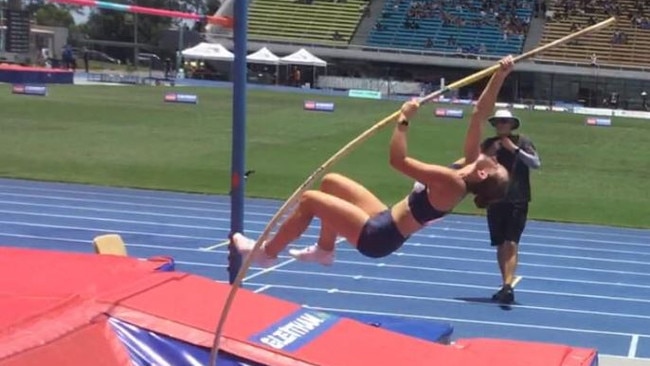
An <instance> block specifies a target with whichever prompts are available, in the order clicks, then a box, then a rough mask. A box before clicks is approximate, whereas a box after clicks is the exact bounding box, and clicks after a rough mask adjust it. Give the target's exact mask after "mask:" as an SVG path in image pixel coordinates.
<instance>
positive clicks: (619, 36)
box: [612, 29, 627, 44]
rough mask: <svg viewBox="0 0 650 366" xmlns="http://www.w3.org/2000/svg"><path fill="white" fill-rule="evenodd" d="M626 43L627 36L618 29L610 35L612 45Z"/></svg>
mask: <svg viewBox="0 0 650 366" xmlns="http://www.w3.org/2000/svg"><path fill="white" fill-rule="evenodd" d="M626 42H627V35H626V34H625V32H622V31H621V30H620V29H616V30H614V34H612V43H613V44H624V43H626Z"/></svg>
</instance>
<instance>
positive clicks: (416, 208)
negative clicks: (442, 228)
mask: <svg viewBox="0 0 650 366" xmlns="http://www.w3.org/2000/svg"><path fill="white" fill-rule="evenodd" d="M408 204H409V209H410V210H411V214H412V215H413V218H414V219H415V221H417V222H419V223H420V224H421V225H426V224H428V223H430V222H431V221H434V220H436V219H439V218H441V217H443V216H445V215H446V214H447V212H444V211H440V210H438V209H436V208H435V207H433V206H432V205H431V202H429V188H428V187H426V186H425V187H424V189H414V190H413V191H411V193H410V194H409V197H408Z"/></svg>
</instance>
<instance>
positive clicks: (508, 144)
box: [481, 110, 541, 304]
mask: <svg viewBox="0 0 650 366" xmlns="http://www.w3.org/2000/svg"><path fill="white" fill-rule="evenodd" d="M489 122H490V123H491V124H492V126H494V127H495V129H496V135H495V136H494V137H490V138H488V139H486V140H485V141H483V143H482V144H481V149H482V151H483V153H484V154H486V155H488V156H494V157H496V159H497V161H498V162H499V164H501V165H503V166H504V167H506V169H508V172H509V173H510V186H509V188H508V193H507V195H506V197H505V198H504V199H503V200H502V201H500V202H497V203H492V204H491V205H489V206H488V208H487V220H488V228H489V231H490V241H491V244H492V246H495V247H496V248H497V262H498V263H499V269H500V271H501V277H502V281H503V283H502V286H501V289H499V291H498V292H496V293H495V294H494V295H493V296H492V300H494V301H498V302H500V303H503V304H511V303H513V302H514V300H515V293H514V289H513V283H514V280H515V271H516V269H517V262H518V247H519V241H520V239H521V235H522V233H523V232H524V228H525V227H526V221H527V218H528V203H529V202H530V199H531V194H530V169H538V168H539V167H540V166H541V162H540V159H539V155H538V154H537V151H536V149H535V145H534V144H533V142H532V141H531V140H530V139H529V138H528V137H526V136H523V135H515V134H513V131H514V130H516V129H518V128H519V126H520V120H519V118H517V117H515V116H514V115H513V114H512V112H510V111H509V110H498V111H497V112H496V113H495V115H494V116H493V117H492V118H490V119H489Z"/></svg>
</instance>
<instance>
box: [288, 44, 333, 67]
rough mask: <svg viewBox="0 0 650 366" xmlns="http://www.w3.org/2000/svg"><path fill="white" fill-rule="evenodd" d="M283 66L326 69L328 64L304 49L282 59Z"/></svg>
mask: <svg viewBox="0 0 650 366" xmlns="http://www.w3.org/2000/svg"><path fill="white" fill-rule="evenodd" d="M280 61H281V62H282V63H283V64H286V65H305V66H317V67H326V66H327V62H325V61H323V60H321V59H320V58H318V57H316V56H314V55H312V54H311V53H309V51H307V50H306V49H304V48H301V49H300V50H298V51H296V52H294V53H292V54H290V55H289V56H285V57H283V58H281V59H280Z"/></svg>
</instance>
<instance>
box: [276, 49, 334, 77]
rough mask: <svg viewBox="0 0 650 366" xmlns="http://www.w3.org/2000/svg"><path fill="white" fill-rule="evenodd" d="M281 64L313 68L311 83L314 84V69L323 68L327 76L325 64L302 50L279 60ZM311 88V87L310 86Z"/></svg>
mask: <svg viewBox="0 0 650 366" xmlns="http://www.w3.org/2000/svg"><path fill="white" fill-rule="evenodd" d="M280 62H281V63H282V64H285V65H287V67H288V66H289V65H300V66H312V67H313V83H314V84H315V83H316V68H317V67H324V68H326V69H325V73H326V74H327V62H325V61H323V60H321V59H320V58H318V57H316V56H314V55H312V54H311V53H310V52H309V51H307V50H306V49H304V48H301V49H299V50H298V51H296V52H294V53H292V54H290V55H288V56H285V57H283V58H281V59H280ZM312 87H313V85H312Z"/></svg>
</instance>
